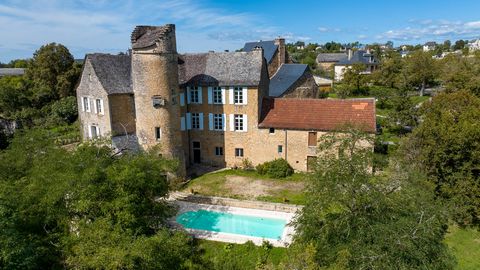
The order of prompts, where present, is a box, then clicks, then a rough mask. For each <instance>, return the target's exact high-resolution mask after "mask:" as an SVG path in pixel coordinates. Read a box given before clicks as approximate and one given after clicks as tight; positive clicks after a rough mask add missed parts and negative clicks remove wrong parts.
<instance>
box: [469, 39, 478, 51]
mask: <svg viewBox="0 0 480 270" xmlns="http://www.w3.org/2000/svg"><path fill="white" fill-rule="evenodd" d="M467 47H468V50H469V51H470V52H474V51H477V50H480V39H476V40H471V41H469V42H468V44H467Z"/></svg>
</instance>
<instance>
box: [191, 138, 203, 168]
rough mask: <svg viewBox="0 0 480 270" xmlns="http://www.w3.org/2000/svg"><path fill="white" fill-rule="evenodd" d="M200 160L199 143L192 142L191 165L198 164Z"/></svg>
mask: <svg viewBox="0 0 480 270" xmlns="http://www.w3.org/2000/svg"><path fill="white" fill-rule="evenodd" d="M201 160H202V156H201V152H200V142H193V163H200V161H201Z"/></svg>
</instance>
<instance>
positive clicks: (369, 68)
mask: <svg viewBox="0 0 480 270" xmlns="http://www.w3.org/2000/svg"><path fill="white" fill-rule="evenodd" d="M354 64H363V65H365V71H363V72H362V74H371V73H372V72H373V71H374V70H375V69H377V67H378V64H379V61H378V60H377V59H376V57H375V56H374V55H373V54H371V53H370V51H369V50H366V51H364V50H357V51H353V50H348V52H347V56H346V57H345V58H342V59H341V60H340V61H338V62H337V63H336V64H335V66H334V72H335V75H334V79H335V80H336V81H341V80H342V79H343V74H344V73H345V71H346V70H347V69H349V68H352V66H353V65H354Z"/></svg>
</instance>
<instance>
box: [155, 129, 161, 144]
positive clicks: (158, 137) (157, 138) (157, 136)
mask: <svg viewBox="0 0 480 270" xmlns="http://www.w3.org/2000/svg"><path fill="white" fill-rule="evenodd" d="M161 137H162V130H161V129H160V128H159V127H155V139H156V140H157V141H159V140H160V138H161Z"/></svg>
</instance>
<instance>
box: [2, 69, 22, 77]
mask: <svg viewBox="0 0 480 270" xmlns="http://www.w3.org/2000/svg"><path fill="white" fill-rule="evenodd" d="M23 74H25V69H24V68H0V77H4V76H22V75H23Z"/></svg>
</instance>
